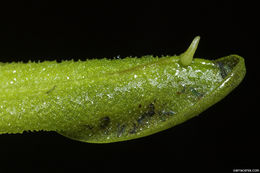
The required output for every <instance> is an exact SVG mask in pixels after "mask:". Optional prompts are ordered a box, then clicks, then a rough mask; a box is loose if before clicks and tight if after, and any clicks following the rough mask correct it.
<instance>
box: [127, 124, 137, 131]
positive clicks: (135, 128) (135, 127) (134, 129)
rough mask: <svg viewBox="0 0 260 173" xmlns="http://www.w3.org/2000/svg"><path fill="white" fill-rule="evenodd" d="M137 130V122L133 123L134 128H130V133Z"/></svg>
mask: <svg viewBox="0 0 260 173" xmlns="http://www.w3.org/2000/svg"><path fill="white" fill-rule="evenodd" d="M136 131H137V126H136V124H135V123H133V128H132V129H131V130H130V132H129V133H130V134H134V133H136Z"/></svg>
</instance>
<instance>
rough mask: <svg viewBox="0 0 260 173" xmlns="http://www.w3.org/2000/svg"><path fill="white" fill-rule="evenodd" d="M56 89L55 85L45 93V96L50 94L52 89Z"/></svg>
mask: <svg viewBox="0 0 260 173" xmlns="http://www.w3.org/2000/svg"><path fill="white" fill-rule="evenodd" d="M55 88H56V85H54V86H53V87H52V88H51V89H50V90H48V91H47V92H46V94H50V93H51V92H52V91H53V90H54V89H55Z"/></svg>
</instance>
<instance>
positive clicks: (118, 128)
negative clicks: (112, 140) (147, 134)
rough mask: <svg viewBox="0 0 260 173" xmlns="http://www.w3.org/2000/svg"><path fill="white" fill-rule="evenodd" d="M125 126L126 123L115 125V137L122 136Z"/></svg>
mask: <svg viewBox="0 0 260 173" xmlns="http://www.w3.org/2000/svg"><path fill="white" fill-rule="evenodd" d="M125 128H126V125H124V124H123V125H122V126H120V125H118V127H117V137H120V136H122V134H123V133H124V132H125Z"/></svg>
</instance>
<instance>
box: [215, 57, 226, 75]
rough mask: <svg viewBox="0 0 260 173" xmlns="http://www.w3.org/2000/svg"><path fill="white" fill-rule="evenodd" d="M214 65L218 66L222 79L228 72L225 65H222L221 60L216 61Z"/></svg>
mask: <svg viewBox="0 0 260 173" xmlns="http://www.w3.org/2000/svg"><path fill="white" fill-rule="evenodd" d="M216 65H217V66H218V68H219V70H220V75H221V77H222V78H223V79H224V78H225V77H226V76H227V74H228V72H227V69H226V67H225V66H224V64H223V63H222V62H219V61H218V62H216Z"/></svg>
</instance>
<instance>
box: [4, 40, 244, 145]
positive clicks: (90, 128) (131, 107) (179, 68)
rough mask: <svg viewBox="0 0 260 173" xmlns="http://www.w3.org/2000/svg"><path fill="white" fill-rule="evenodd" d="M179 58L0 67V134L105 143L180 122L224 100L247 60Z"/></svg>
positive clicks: (189, 55)
mask: <svg viewBox="0 0 260 173" xmlns="http://www.w3.org/2000/svg"><path fill="white" fill-rule="evenodd" d="M199 40H200V37H198V36H197V37H195V38H194V40H193V41H192V43H191V45H190V46H189V48H188V49H187V51H185V52H184V53H183V54H181V55H180V56H164V57H153V56H143V57H141V58H123V59H114V60H108V59H105V58H104V59H101V60H96V59H95V60H86V61H77V62H74V61H63V62H61V63H57V62H56V61H45V62H41V63H35V62H28V63H21V62H13V63H2V64H1V65H0V78H1V80H0V93H1V96H0V97H1V99H0V133H22V132H24V131H39V130H45V131H56V132H58V133H60V134H62V135H64V136H66V137H69V138H71V139H75V140H79V141H84V142H92V143H109V142H118V141H124V140H130V139H134V138H139V137H143V136H147V135H151V134H153V133H156V132H159V131H162V130H165V129H167V128H170V127H173V126H175V125H177V124H180V123H182V122H184V121H186V120H188V119H190V118H192V117H194V116H196V115H198V114H199V113H201V112H202V111H204V110H205V109H207V108H209V107H210V106H211V105H213V104H215V103H216V102H218V101H220V100H221V99H223V98H224V97H225V96H226V95H227V94H228V93H230V92H231V91H232V90H233V89H234V88H235V87H236V86H237V85H238V84H239V83H240V82H241V81H242V79H243V78H244V76H245V73H246V69H245V64H244V59H243V58H242V57H240V56H238V55H229V56H226V57H223V58H219V59H217V60H214V61H211V60H205V59H199V58H193V56H194V53H195V51H196V49H197V46H198V43H199Z"/></svg>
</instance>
